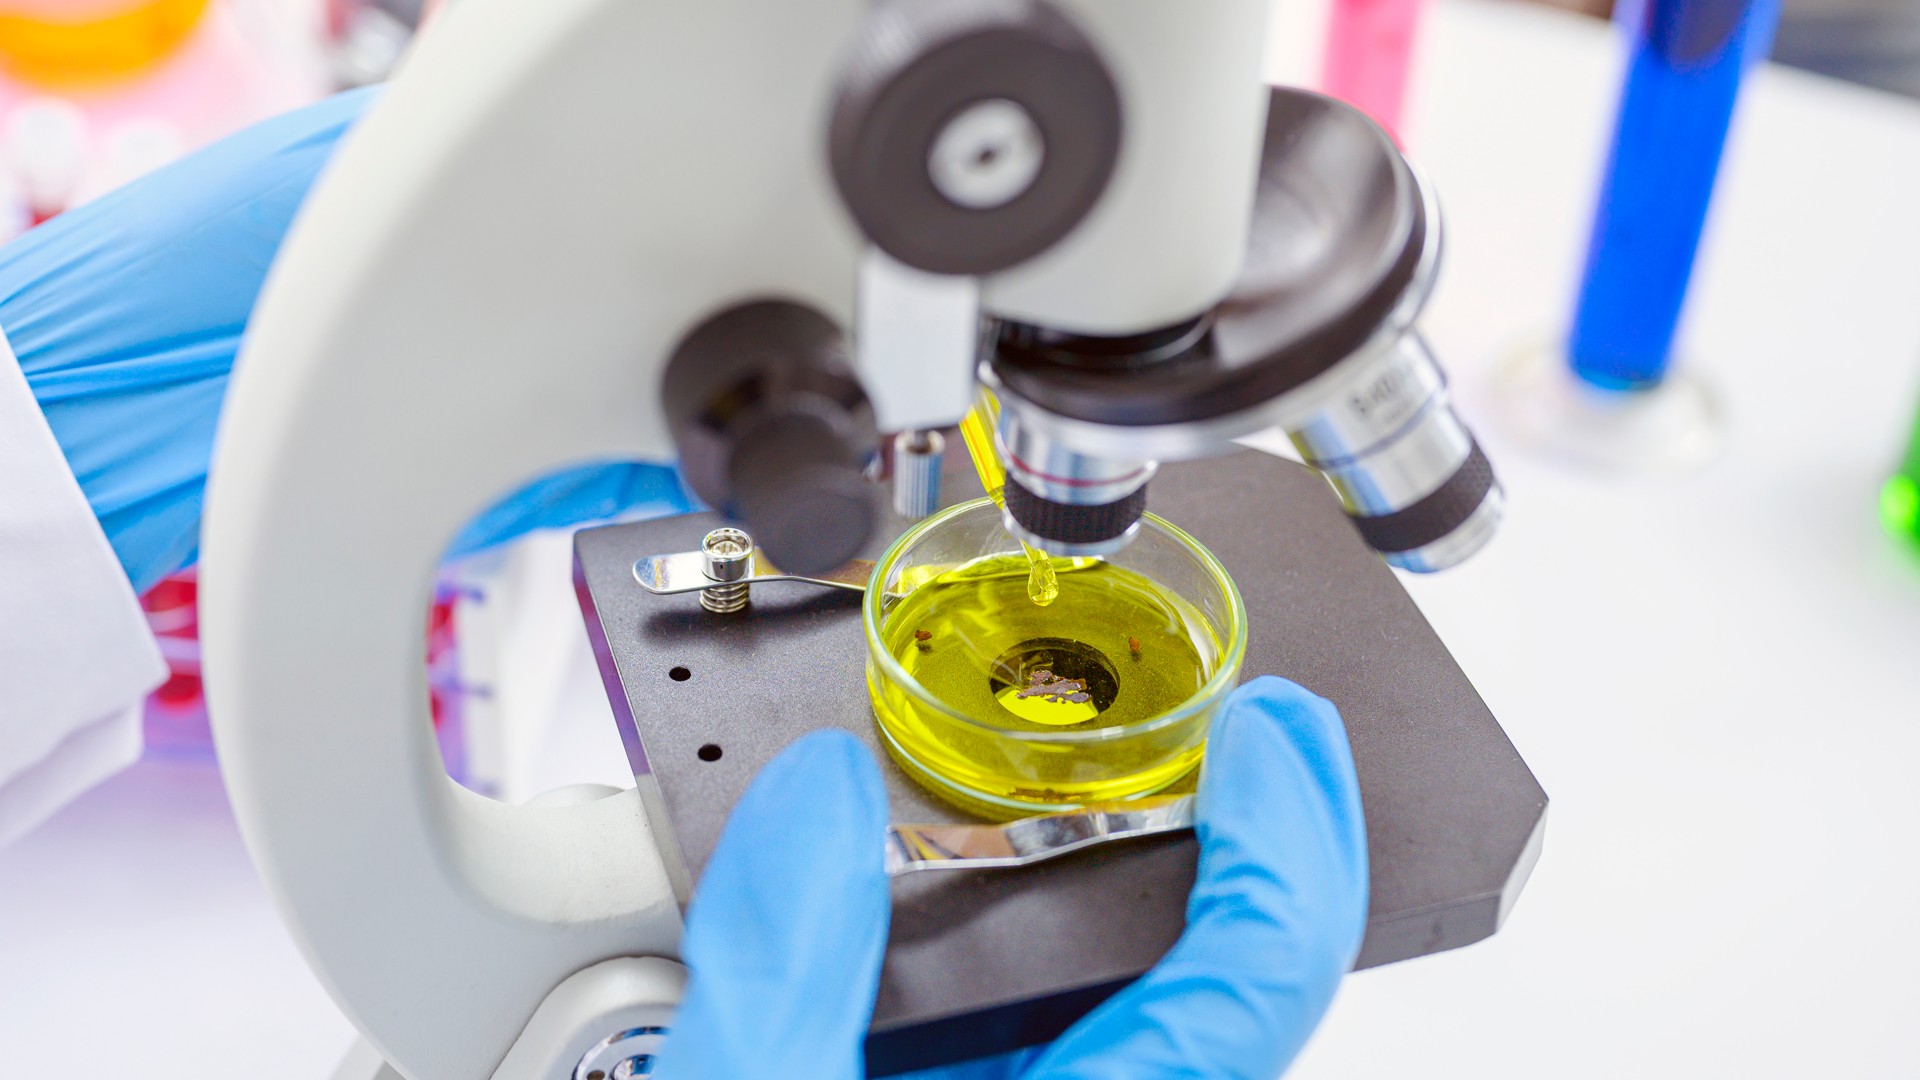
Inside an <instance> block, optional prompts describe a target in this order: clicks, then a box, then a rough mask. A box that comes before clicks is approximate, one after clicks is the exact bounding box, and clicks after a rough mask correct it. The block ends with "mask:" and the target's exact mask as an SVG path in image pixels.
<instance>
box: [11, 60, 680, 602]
mask: <svg viewBox="0 0 1920 1080" xmlns="http://www.w3.org/2000/svg"><path fill="white" fill-rule="evenodd" d="M374 95H375V91H373V90H362V91H355V92H353V93H348V94H341V95H339V96H337V97H334V98H330V99H328V100H326V101H323V102H320V103H319V104H317V105H313V106H310V107H308V108H305V109H301V110H298V111H296V112H292V113H288V114H287V115H285V116H281V117H277V118H275V119H272V120H268V121H266V122H264V123H261V124H257V125H255V126H253V127H250V128H248V129H246V130H244V131H242V132H240V133H238V134H236V135H233V136H232V137H230V138H228V139H225V140H223V141H221V142H219V143H216V144H214V145H213V146H210V147H208V148H207V149H205V150H202V151H200V152H199V153H196V154H193V155H191V156H189V157H187V158H185V159H183V160H181V161H179V162H176V163H174V164H173V165H170V166H168V167H166V168H164V169H161V170H159V171H158V172H155V173H153V174H152V175H150V176H147V177H145V178H144V179H141V180H139V181H136V182H134V183H132V184H130V185H128V186H126V187H124V188H122V189H120V190H118V191H116V192H113V193H112V194H109V195H107V196H105V197H103V198H101V199H99V200H97V201H95V202H92V203H89V204H87V205H85V206H82V207H79V208H77V209H74V210H70V211H68V212H67V213H65V214H62V215H60V216H59V217H57V218H55V219H53V220H52V221H50V222H48V223H47V224H45V225H42V226H40V227H39V228H37V229H34V230H32V231H31V232H28V233H27V234H25V235H24V236H22V237H20V238H19V239H17V240H15V241H13V242H12V243H11V244H8V245H7V246H6V247H4V248H0V331H4V332H5V334H6V336H7V338H8V340H9V341H10V343H11V344H12V346H13V350H14V353H15V355H16V356H18V357H19V359H20V366H21V368H22V370H24V371H25V372H26V376H27V384H28V385H29V386H30V387H32V389H33V393H34V397H35V398H36V399H37V400H38V401H39V403H40V407H41V409H42V411H44V412H45V414H46V417H47V422H48V424H49V425H50V426H51V427H52V428H53V434H54V438H55V439H57V440H58V441H59V443H60V447H61V449H62V450H64V451H65V452H66V456H67V463H68V464H69V465H71V466H72V468H73V472H74V475H75V476H76V477H77V478H78V479H79V481H80V487H81V490H82V491H84V492H85V493H86V496H87V500H88V502H90V503H91V504H92V506H93V510H94V513H95V514H96V515H97V516H98V517H99V519H100V523H101V525H102V526H103V527H104V528H105V529H106V533H107V539H108V540H109V541H111V542H112V544H113V549H114V551H115V552H117V553H118V554H119V556H120V562H121V565H122V566H124V567H125V568H126V571H127V576H128V577H129V578H131V579H132V581H133V584H134V588H135V589H136V590H138V591H141V592H144V591H146V589H147V588H148V587H149V586H151V585H152V584H153V583H154V582H156V581H158V580H159V579H160V578H162V577H165V576H166V575H167V574H169V573H171V572H172V571H174V570H177V569H179V568H180V567H182V566H185V565H186V564H187V563H189V562H191V561H192V560H193V558H194V556H195V554H196V552H197V551H198V547H199V534H200V503H201V496H202V492H203V489H204V488H205V485H206V478H207V462H208V458H209V455H210V453H211V449H212V445H213V436H214V427H215V424H216V421H217V419H218V416H219V412H220V403H221V400H222V399H223V398H224V397H225V395H226V389H227V376H228V375H229V373H230V372H231V371H232V368H233V360H234V353H235V351H236V350H237V349H238V348H239V345H240V336H241V332H242V331H243V330H244V329H245V328H246V325H247V317H248V315H249V313H251V311H252V310H253V303H254V299H255V297H257V296H258V295H259V292H260V285H261V282H262V281H263V280H264V279H265V277H266V273H267V266H268V264H270V263H271V262H272V261H273V257H274V253H275V252H276V251H278V250H279V247H280V240H281V238H282V237H283V236H284V235H285V234H286V230H287V225H288V223H289V222H290V221H291V220H292V219H293V214H294V211H295V210H297V209H298V208H299V206H300V203H301V201H302V200H303V199H304V198H305V197H306V194H307V189H308V188H309V187H311V186H312V184H313V179H314V177H315V175H316V174H317V173H318V172H319V171H320V168H321V166H322V165H324V164H325V163H326V161H327V158H328V157H329V155H331V153H332V152H333V148H334V145H335V143H336V142H337V141H338V140H339V138H340V136H341V135H342V134H343V133H344V132H345V131H346V130H347V128H348V127H350V126H351V125H352V123H353V121H354V120H355V119H356V118H357V117H358V116H359V115H360V113H361V111H362V110H363V109H365V108H366V107H367V106H368V105H369V104H371V103H372V102H373V101H374V100H375V96H374ZM367 392H368V393H379V388H378V387H371V386H370V387H368V388H367ZM691 505H692V503H691V500H690V499H689V498H688V497H687V495H686V494H685V492H684V491H683V489H682V488H681V486H680V484H679V482H678V480H677V479H676V478H675V476H674V474H673V472H672V470H670V469H668V468H665V467H663V466H658V465H637V464H633V465H629V464H622V465H596V466H586V467H583V468H579V469H575V470H571V471H569V472H566V473H562V474H557V475H554V476H551V477H548V478H546V479H545V480H543V481H541V482H539V483H537V484H535V485H534V486H533V487H531V488H528V489H526V490H524V491H522V492H520V493H518V494H516V495H515V496H513V497H511V498H510V499H509V500H508V501H507V502H505V503H503V504H501V505H499V506H497V507H495V508H494V509H493V510H492V511H491V512H489V513H487V514H485V515H483V516H482V517H481V519H480V520H478V521H477V522H475V523H474V525H473V526H472V527H470V528H469V529H468V530H467V531H466V532H464V533H463V534H462V535H461V536H460V537H459V538H458V540H456V541H455V544H454V547H453V553H455V554H458V553H460V552H463V551H466V550H469V549H472V548H475V547H479V546H483V545H485V544H488V543H492V542H496V541H499V540H504V539H507V538H509V537H511V536H515V535H518V534H519V533H521V532H525V531H526V530H527V529H530V528H536V527H540V526H548V525H562V524H569V523H572V522H575V521H580V520H583V519H586V518H593V517H606V516H610V515H612V514H614V513H617V512H619V511H622V510H625V509H629V508H641V509H647V510H654V511H657V512H661V513H668V512H676V511H682V510H686V509H689V508H690V507H691ZM476 509H478V508H476Z"/></svg>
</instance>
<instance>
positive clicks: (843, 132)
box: [828, 0, 1120, 274]
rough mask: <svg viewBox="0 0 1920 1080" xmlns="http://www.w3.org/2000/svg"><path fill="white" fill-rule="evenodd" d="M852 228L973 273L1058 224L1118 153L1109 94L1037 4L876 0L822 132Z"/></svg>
mask: <svg viewBox="0 0 1920 1080" xmlns="http://www.w3.org/2000/svg"><path fill="white" fill-rule="evenodd" d="M828 140H829V141H828V158H829V162H830V164H831V166H832V169H833V179H834V183H835V185H836V186H837V187H838V188H839V191H840V197H841V199H842V200H844V201H845V203H846V206H847V210H848V212H849V213H851V214H852V215H853V218H854V220H855V221H856V222H858V223H859V225H860V228H861V231H863V232H865V233H866V235H867V237H868V238H869V239H870V240H872V241H873V242H874V243H875V244H876V245H878V246H879V247H880V248H881V250H883V251H885V252H886V253H887V254H888V255H891V256H893V257H894V258H895V259H898V260H899V261H900V262H903V263H906V264H907V265H908V266H912V267H916V268H918V269H921V270H925V271H928V272H930V273H936V274H987V273H992V272H994V271H997V270H1004V269H1006V268H1008V267H1010V266H1014V265H1016V264H1018V263H1021V262H1025V261H1026V260H1028V259H1030V258H1032V257H1034V256H1035V255H1038V254H1040V253H1041V252H1043V251H1045V250H1047V249H1048V248H1049V247H1052V246H1053V245H1054V244H1055V243H1056V242H1058V241H1059V240H1060V239H1061V238H1062V237H1064V236H1066V235H1067V234H1068V233H1069V232H1071V231H1073V228H1074V226H1076V225H1078V224H1079V223H1080V221H1081V219H1082V218H1084V217H1085V216H1086V214H1087V211H1089V210H1091V209H1092V208H1093V205H1094V203H1095V202H1097V201H1098V200H1099V198H1100V195H1101V193H1102V192H1103V191H1105V190H1106V186H1107V181H1108V180H1109V179H1111V178H1112V176H1113V170H1114V165H1115V163H1116V162H1117V161H1118V160H1119V156H1120V94H1119V91H1118V90H1117V89H1116V87H1115V86H1114V81H1113V77H1112V76H1111V75H1110V74H1109V73H1108V71H1107V67H1106V64H1105V63H1104V62H1102V60H1101V59H1100V55H1099V53H1098V52H1097V51H1096V50H1095V49H1094V47H1093V44H1092V43H1091V42H1090V41H1089V40H1088V39H1087V37H1086V35H1084V34H1082V33H1081V32H1080V30H1079V28H1078V27H1076V26H1075V25H1074V24H1073V22H1072V21H1071V20H1069V19H1068V18H1067V17H1066V16H1065V15H1063V14H1062V13H1061V12H1060V11H1059V10H1058V9H1056V8H1055V7H1054V6H1053V5H1051V4H1048V3H1046V2H1044V0H883V2H881V3H879V4H876V5H875V7H874V9H873V11H872V13H871V14H870V15H869V16H868V17H867V20H866V22H865V24H864V25H863V26H862V27H861V30H860V35H859V38H858V40H857V41H856V44H855V48H854V52H853V54H852V55H851V56H850V57H849V59H848V61H847V64H846V67H845V70H844V73H843V75H842V79H841V85H840V90H839V96H838V98H837V99H836V100H835V102H834V108H833V119H832V123H831V126H830V129H829V132H828Z"/></svg>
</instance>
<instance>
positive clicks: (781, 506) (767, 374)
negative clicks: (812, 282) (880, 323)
mask: <svg viewBox="0 0 1920 1080" xmlns="http://www.w3.org/2000/svg"><path fill="white" fill-rule="evenodd" d="M661 405H662V407H663V408H664V409H665V411H666V415H667V423H668V425H669V427H670V428H671V430H672V432H673V440H674V444H675V446H676V447H678V449H679V452H680V463H681V468H682V470H683V471H684V472H685V474H686V477H687V482H688V484H689V486H691V487H692V488H693V491H694V493H695V494H696V495H698V496H700V498H701V500H702V501H704V502H706V503H707V504H708V505H709V506H712V507H714V508H716V509H718V510H720V511H721V512H722V513H725V514H727V515H728V516H729V517H732V518H735V519H737V520H739V521H742V522H744V523H745V524H746V526H747V529H748V531H749V532H751V533H752V534H753V536H754V539H755V540H756V541H757V542H758V544H759V546H760V548H761V549H762V550H764V551H765V552H766V553H767V556H768V557H769V558H770V559H772V560H773V562H774V563H775V564H777V565H778V566H779V567H780V568H781V569H783V570H786V571H788V572H789V573H795V574H819V573H825V572H826V571H828V570H832V569H834V568H835V567H837V566H841V565H843V564H845V563H846V562H847V561H848V560H849V559H852V558H854V557H855V556H856V555H858V554H859V552H860V549H861V548H862V547H864V546H865V545H866V543H867V540H868V539H869V538H870V537H871V536H872V534H873V530H874V527H875V525H876V524H877V522H878V509H877V506H876V492H875V491H874V489H873V485H871V484H869V483H868V482H867V480H866V478H865V476H864V475H863V471H862V470H863V467H864V465H865V463H866V461H867V459H868V458H869V457H870V456H871V455H872V454H873V452H874V449H875V447H876V445H877V442H878V434H877V432H876V431H875V429H874V423H873V410H872V408H871V407H870V406H869V405H868V403H867V397H866V394H865V393H864V392H863V391H862V390H861V388H860V383H859V381H858V380H857V379H855V378H854V376H853V372H852V366H851V365H850V364H849V362H848V359H847V351H846V346H845V342H844V340H843V338H842V336H841V333H840V328H839V327H838V326H836V325H834V323H833V320H831V319H829V318H827V317H826V316H824V315H822V314H820V313H819V312H817V311H815V310H813V309H812V308H809V307H805V306H803V305H800V304H795V303H790V302H787V301H782V300H759V301H752V302H749V303H744V304H740V305H738V306H735V307H731V308H728V309H727V310H725V311H722V312H721V313H719V314H718V315H715V316H713V317H712V318H710V319H708V320H707V321H705V322H703V323H701V324H700V325H699V326H698V327H695V328H694V330H693V331H692V332H691V333H689V334H688V335H687V336H686V337H685V338H683V339H682V340H681V342H680V345H679V347H678V348H676V349H675V350H674V353H673V356H672V358H671V359H670V360H668V362H667V368H666V373H665V376H664V378H663V381H662V385H661Z"/></svg>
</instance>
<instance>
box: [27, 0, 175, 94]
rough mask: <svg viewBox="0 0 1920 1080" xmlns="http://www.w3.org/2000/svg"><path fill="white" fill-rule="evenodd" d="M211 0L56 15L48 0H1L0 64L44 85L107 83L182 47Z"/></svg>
mask: <svg viewBox="0 0 1920 1080" xmlns="http://www.w3.org/2000/svg"><path fill="white" fill-rule="evenodd" d="M210 2H211V0H125V2H124V3H123V4H121V5H118V6H114V7H105V8H102V7H101V6H100V5H98V4H91V5H80V6H81V7H83V8H85V9H87V10H85V11H84V13H76V14H70V15H61V14H56V13H55V9H56V5H51V4H48V3H47V2H46V0H40V2H38V3H32V4H25V3H20V2H18V0H0V70H4V72H5V73H6V74H7V75H8V76H10V77H12V78H13V79H16V80H18V81H20V82H23V83H26V84H28V85H31V86H34V87H38V88H40V89H45V90H87V89H93V88H96V87H102V86H111V85H113V84H115V83H118V82H122V81H125V80H127V79H130V78H133V77H134V76H137V75H140V74H141V73H143V72H145V71H146V70H148V69H149V68H151V67H153V66H154V65H155V64H157V63H159V62H160V61H162V60H165V59H166V58H167V57H169V56H172V55H173V54H174V53H175V52H177V51H179V49H180V47H181V45H183V44H185V42H186V40H187V38H188V37H189V36H190V35H191V34H192V33H193V31H194V29H195V28H197V27H198V26H199V25H200V22H201V20H202V19H204V18H205V17H206V14H207V7H208V5H209V4H210Z"/></svg>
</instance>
